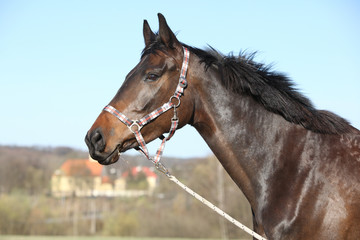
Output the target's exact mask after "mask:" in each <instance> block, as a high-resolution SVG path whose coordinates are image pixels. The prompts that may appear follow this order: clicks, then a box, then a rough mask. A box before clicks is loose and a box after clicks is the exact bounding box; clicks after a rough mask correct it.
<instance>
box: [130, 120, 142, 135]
mask: <svg viewBox="0 0 360 240" xmlns="http://www.w3.org/2000/svg"><path fill="white" fill-rule="evenodd" d="M133 126H136V127H137V130H133ZM128 128H129V129H130V131H131V132H132V133H135V132H140V130H141V128H142V126H140V125H139V124H138V123H137V121H133V123H132V124H131V125H130V126H128Z"/></svg>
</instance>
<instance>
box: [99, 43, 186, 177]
mask: <svg viewBox="0 0 360 240" xmlns="http://www.w3.org/2000/svg"><path fill="white" fill-rule="evenodd" d="M183 50H184V58H183V63H182V67H181V72H180V78H179V83H178V85H177V87H176V90H175V93H174V95H172V96H171V97H170V99H169V101H168V102H166V103H164V104H163V105H162V106H161V107H159V108H157V109H155V110H154V111H152V112H151V113H149V114H147V115H146V116H144V117H143V118H141V119H139V120H130V119H129V118H128V117H127V116H126V115H125V114H123V113H122V112H120V111H118V110H117V109H116V108H114V107H113V106H110V105H107V106H106V107H105V108H104V111H107V112H109V113H111V114H112V115H114V116H115V117H117V118H118V119H119V120H120V121H121V122H122V123H124V124H125V125H126V126H127V127H128V128H129V130H130V131H131V132H132V133H133V134H134V135H135V138H136V141H137V142H138V143H139V151H140V152H142V153H143V154H144V155H145V157H146V158H147V159H148V160H150V161H152V162H153V163H154V164H155V166H156V167H157V168H158V169H159V170H160V171H163V172H164V173H166V174H167V173H168V172H167V170H166V168H165V167H164V166H163V165H162V164H161V163H160V159H161V156H162V154H163V152H164V148H165V143H166V141H168V140H170V139H171V137H172V136H173V135H174V133H175V131H176V129H177V127H178V125H179V118H178V117H177V112H176V108H178V107H179V106H180V97H181V96H182V95H184V90H185V88H186V87H187V80H186V72H187V69H188V66H189V57H190V52H189V50H188V49H187V48H186V47H183ZM171 108H172V109H174V116H173V117H172V119H171V127H170V130H169V134H168V136H167V137H164V136H163V135H162V136H161V137H160V139H161V140H162V142H161V144H160V147H159V148H158V150H157V152H156V155H155V156H154V157H151V156H150V154H149V151H148V149H147V147H146V142H145V140H144V138H143V136H142V134H141V132H140V130H141V129H142V128H143V127H144V126H145V125H146V124H148V123H150V122H151V121H152V120H154V119H155V118H157V117H159V116H160V115H161V114H163V113H165V112H167V111H168V110H170V109H171Z"/></svg>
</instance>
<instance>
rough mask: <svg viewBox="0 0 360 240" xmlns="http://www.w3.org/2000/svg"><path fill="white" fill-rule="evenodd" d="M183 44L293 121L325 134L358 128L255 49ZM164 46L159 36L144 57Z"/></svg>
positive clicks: (235, 87)
mask: <svg viewBox="0 0 360 240" xmlns="http://www.w3.org/2000/svg"><path fill="white" fill-rule="evenodd" d="M183 45H184V46H185V47H187V48H188V49H189V50H190V51H191V52H192V53H194V54H195V55H197V56H198V57H199V58H200V61H201V62H202V63H203V64H204V68H205V70H207V69H208V68H210V67H211V66H216V67H217V68H218V69H219V71H220V74H221V76H222V77H221V83H222V84H223V86H224V87H225V88H227V89H228V90H229V91H233V92H235V93H237V94H248V95H250V96H252V97H253V98H254V99H255V100H256V101H257V102H259V103H260V104H262V105H263V106H264V108H265V109H267V110H268V111H270V112H273V113H276V114H279V115H281V116H282V117H284V118H285V119H286V120H287V121H289V122H292V123H295V124H300V125H302V126H303V127H304V128H306V129H308V130H311V131H313V132H318V133H324V134H344V133H350V132H352V131H353V129H354V128H353V127H352V126H351V125H350V124H349V123H348V122H347V121H346V120H345V119H343V118H341V117H339V116H337V115H336V114H334V113H331V112H329V111H324V110H317V109H315V107H314V106H313V104H312V103H311V101H310V100H309V99H308V98H306V97H305V96H303V95H302V94H301V93H300V92H299V91H298V90H297V89H296V88H295V87H294V84H293V83H292V81H291V80H290V79H289V78H288V77H287V76H286V75H285V74H282V73H278V72H276V71H272V70H271V67H270V66H267V65H264V64H261V63H257V62H255V61H254V56H255V53H252V54H245V53H240V54H239V56H233V55H229V56H225V55H223V54H221V53H219V52H218V51H216V50H215V49H213V48H211V47H210V49H209V50H207V51H205V50H202V49H198V48H194V47H191V46H188V45H185V44H183ZM164 49H165V46H164V45H163V44H162V43H161V41H160V40H159V39H158V40H157V41H155V42H154V43H153V44H151V45H150V47H148V48H146V49H144V51H143V53H142V57H143V56H144V55H147V54H150V53H155V52H156V51H158V50H160V51H163V50H164Z"/></svg>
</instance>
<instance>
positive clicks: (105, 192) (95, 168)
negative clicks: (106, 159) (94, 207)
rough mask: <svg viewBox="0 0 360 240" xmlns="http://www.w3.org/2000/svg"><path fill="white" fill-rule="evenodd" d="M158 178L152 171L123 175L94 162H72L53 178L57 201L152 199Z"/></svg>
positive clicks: (86, 160)
mask: <svg viewBox="0 0 360 240" xmlns="http://www.w3.org/2000/svg"><path fill="white" fill-rule="evenodd" d="M156 182H157V175H156V174H155V173H154V172H153V171H152V170H151V169H150V168H148V167H134V168H132V169H130V171H127V172H124V173H119V172H118V171H117V170H116V169H115V168H109V167H107V168H106V167H105V166H103V165H100V164H99V163H98V162H96V161H93V160H91V159H69V160H67V161H65V162H64V163H63V164H62V165H61V167H60V168H59V169H57V170H56V171H55V172H54V174H53V176H52V178H51V193H52V195H53V196H54V197H70V196H76V197H97V196H105V197H117V196H122V197H136V196H143V195H151V194H152V193H153V191H154V189H155V187H156Z"/></svg>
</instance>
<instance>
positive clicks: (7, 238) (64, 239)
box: [0, 235, 250, 240]
mask: <svg viewBox="0 0 360 240" xmlns="http://www.w3.org/2000/svg"><path fill="white" fill-rule="evenodd" d="M249 239H250V238H249ZM0 240H195V239H186V238H135V237H103V236H95V237H83V236H13V235H1V236H0ZM196 240H211V239H196ZM212 240H214V239H212ZM244 240H245V239H244Z"/></svg>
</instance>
